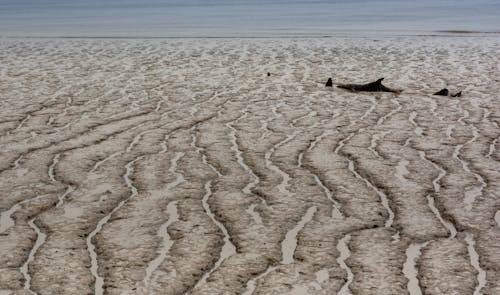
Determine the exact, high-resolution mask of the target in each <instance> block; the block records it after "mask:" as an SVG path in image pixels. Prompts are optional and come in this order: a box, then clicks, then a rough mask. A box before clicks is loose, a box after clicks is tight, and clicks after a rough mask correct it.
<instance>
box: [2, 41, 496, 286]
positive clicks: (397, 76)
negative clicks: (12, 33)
mask: <svg viewBox="0 0 500 295" xmlns="http://www.w3.org/2000/svg"><path fill="white" fill-rule="evenodd" d="M498 41H499V39H498V38H497V37H494V36H493V37H491V38H485V37H411V38H409V37H393V38H379V39H371V38H352V39H349V38H326V39H307V38H305V39H165V40H161V39H160V40H123V39H122V40H112V39H109V40H108V39H106V40H96V39H65V40H62V39H43V40H36V39H4V40H0V60H1V64H0V113H1V119H0V134H1V135H0V195H1V197H0V294H2V295H3V294H247V295H248V294H336V293H337V294H385V295H387V294H398V295H400V294H412V295H414V294H423V293H425V294H500V281H499V280H498V278H499V277H500V246H499V245H500V213H499V210H500V193H499V192H500V162H499V159H500V150H499V149H498V145H499V143H498V137H499V135H500V128H499V123H500V103H499V97H500V96H499V92H500V82H499V78H498V77H500V68H499V63H498V56H499V55H500V43H499V42H498ZM268 72H269V73H270V75H269V76H268V75H267V73H268ZM329 77H332V79H333V81H334V82H335V83H346V84H347V83H355V84H363V83H366V82H370V81H375V80H377V79H378V78H381V77H384V78H385V79H384V85H387V86H388V87H391V88H395V89H402V90H403V92H401V93H386V92H352V91H347V90H345V89H340V88H336V87H324V83H325V82H326V80H327V79H328V78H329ZM442 88H448V89H449V90H450V92H453V93H454V92H458V91H462V95H461V96H460V97H449V96H448V97H445V96H433V95H432V93H435V92H436V91H438V90H439V89H442Z"/></svg>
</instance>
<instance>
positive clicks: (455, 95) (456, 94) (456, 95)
mask: <svg viewBox="0 0 500 295" xmlns="http://www.w3.org/2000/svg"><path fill="white" fill-rule="evenodd" d="M460 96H462V91H459V92H457V93H455V94H452V95H451V97H460Z"/></svg>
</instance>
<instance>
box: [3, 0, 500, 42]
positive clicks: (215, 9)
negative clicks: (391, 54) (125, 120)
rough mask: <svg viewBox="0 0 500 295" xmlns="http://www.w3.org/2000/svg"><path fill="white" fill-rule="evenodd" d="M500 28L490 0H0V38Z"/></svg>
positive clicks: (499, 5)
mask: <svg viewBox="0 0 500 295" xmlns="http://www.w3.org/2000/svg"><path fill="white" fill-rule="evenodd" d="M440 30H444V31H445V30H468V31H482V32H484V31H487V32H497V33H498V32H499V31H500V2H498V1H494V0H478V1H474V2H472V1H466V0H454V1H446V0H439V1H435V0H423V1H418V2H416V1H409V0H353V1H347V0H334V1H326V0H318V1H306V0H234V1H233V0H210V1H201V0H185V1H181V0H168V1H160V0H146V1H132V0H105V1H99V0H89V1H66V0H51V1H49V0H41V1H38V0H3V1H1V2H0V36H120V37H130V36H141V37H154V36H157V37H159V36H161V37H190V36H191V37H192V36H204V37H210V36H225V37H228V36H236V37H249V36H260V37H262V36H331V35H359V34H367V33H369V34H389V35H394V34H430V33H433V32H435V31H440Z"/></svg>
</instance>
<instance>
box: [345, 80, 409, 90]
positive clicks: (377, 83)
mask: <svg viewBox="0 0 500 295" xmlns="http://www.w3.org/2000/svg"><path fill="white" fill-rule="evenodd" d="M382 80H384V78H380V79H378V80H377V81H375V82H371V83H368V84H340V85H337V87H339V88H344V89H348V90H351V91H370V92H393V93H400V92H401V91H402V90H396V89H391V88H388V87H385V86H384V85H382Z"/></svg>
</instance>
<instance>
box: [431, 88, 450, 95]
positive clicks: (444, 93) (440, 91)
mask: <svg viewBox="0 0 500 295" xmlns="http://www.w3.org/2000/svg"><path fill="white" fill-rule="evenodd" d="M433 95H441V96H448V89H446V88H443V89H441V90H439V91H438V92H436V93H434V94H433Z"/></svg>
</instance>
